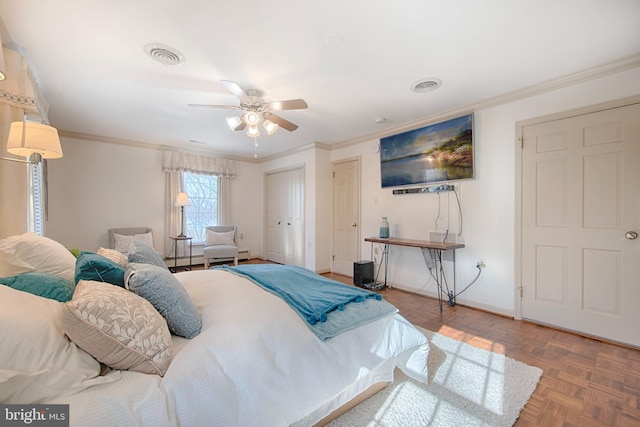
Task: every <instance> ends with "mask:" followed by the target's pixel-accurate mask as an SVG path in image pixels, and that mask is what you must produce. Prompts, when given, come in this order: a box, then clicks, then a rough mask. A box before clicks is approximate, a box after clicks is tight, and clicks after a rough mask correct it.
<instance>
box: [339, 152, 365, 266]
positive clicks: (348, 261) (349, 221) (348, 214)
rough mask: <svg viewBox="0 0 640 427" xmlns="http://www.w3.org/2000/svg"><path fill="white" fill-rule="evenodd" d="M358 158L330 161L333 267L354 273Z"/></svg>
mask: <svg viewBox="0 0 640 427" xmlns="http://www.w3.org/2000/svg"><path fill="white" fill-rule="evenodd" d="M359 220H360V160H349V161H346V162H340V163H335V164H334V165H333V266H332V271H333V272H334V273H338V274H344V275H345V276H353V263H354V262H355V261H358V260H359V256H360V250H359V249H360V224H359Z"/></svg>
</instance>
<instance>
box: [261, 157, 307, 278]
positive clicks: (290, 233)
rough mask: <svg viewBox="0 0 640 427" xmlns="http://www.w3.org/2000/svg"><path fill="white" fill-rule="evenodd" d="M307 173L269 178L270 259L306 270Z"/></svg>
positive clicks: (268, 243) (268, 238)
mask: <svg viewBox="0 0 640 427" xmlns="http://www.w3.org/2000/svg"><path fill="white" fill-rule="evenodd" d="M304 188H305V187H304V169H302V168H300V169H295V170H292V171H286V172H279V173H274V174H269V175H267V259H268V260H269V261H273V262H277V263H280V264H286V265H297V266H301V267H303V266H304V194H305V191H304Z"/></svg>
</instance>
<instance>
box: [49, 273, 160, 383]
mask: <svg viewBox="0 0 640 427" xmlns="http://www.w3.org/2000/svg"><path fill="white" fill-rule="evenodd" d="M62 326H63V329H64V332H65V334H67V336H68V337H69V338H70V339H71V341H73V342H74V343H75V344H76V345H77V346H78V347H80V348H82V349H83V350H84V351H86V352H87V353H89V354H91V355H92V356H93V357H95V358H96V359H97V360H98V361H100V362H102V363H104V364H105V365H107V366H109V367H111V368H114V369H123V370H130V371H138V372H144V373H147V374H157V375H164V373H165V372H166V371H167V368H168V367H169V363H170V362H171V351H172V350H173V342H172V341H171V333H170V332H169V329H168V328H167V322H166V321H165V320H164V318H163V317H162V316H161V315H160V313H158V312H157V311H156V309H155V308H153V306H152V305H151V304H150V303H149V302H148V301H146V300H145V299H144V298H141V297H139V296H138V295H136V294H134V293H133V292H129V291H127V290H126V289H123V288H120V287H118V286H113V285H111V284H108V283H102V282H94V281H88V280H80V281H79V282H78V285H77V286H76V291H75V293H74V294H73V299H72V300H71V301H69V302H67V303H65V310H63V317H62Z"/></svg>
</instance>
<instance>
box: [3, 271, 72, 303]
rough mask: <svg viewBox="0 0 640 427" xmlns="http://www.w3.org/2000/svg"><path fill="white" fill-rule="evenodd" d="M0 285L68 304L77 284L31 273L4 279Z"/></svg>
mask: <svg viewBox="0 0 640 427" xmlns="http://www.w3.org/2000/svg"><path fill="white" fill-rule="evenodd" d="M0 283H1V284H3V285H7V286H9V287H10V288H13V289H16V290H18V291H23V292H28V293H30V294H33V295H38V296H41V297H45V298H49V299H52V300H56V301H60V302H67V301H69V300H70V299H71V297H72V296H73V291H74V289H75V287H76V286H75V284H74V283H71V282H70V281H68V280H67V279H63V278H62V277H58V276H54V275H53V274H48V273H38V272H29V273H22V274H18V275H17V276H11V277H2V278H0Z"/></svg>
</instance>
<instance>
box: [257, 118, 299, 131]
mask: <svg viewBox="0 0 640 427" xmlns="http://www.w3.org/2000/svg"><path fill="white" fill-rule="evenodd" d="M265 119H267V120H269V121H271V122H273V123H275V124H277V125H278V126H280V127H281V128H283V129H286V130H288V131H289V132H292V131H294V130H296V129H298V125H296V124H295V123H291V122H290V121H289V120H285V119H283V118H282V117H280V116H276V115H275V114H267V115H266V116H265Z"/></svg>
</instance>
